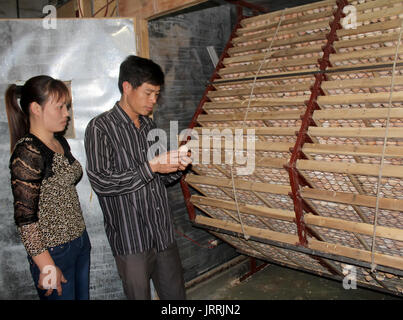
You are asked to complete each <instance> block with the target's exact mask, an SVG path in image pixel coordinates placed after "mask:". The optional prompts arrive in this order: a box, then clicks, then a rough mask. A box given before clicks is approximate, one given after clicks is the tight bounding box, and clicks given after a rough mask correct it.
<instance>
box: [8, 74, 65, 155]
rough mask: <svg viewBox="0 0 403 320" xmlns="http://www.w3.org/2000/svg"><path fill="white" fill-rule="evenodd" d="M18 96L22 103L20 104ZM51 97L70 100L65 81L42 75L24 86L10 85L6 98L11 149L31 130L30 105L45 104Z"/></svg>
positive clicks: (31, 79)
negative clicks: (33, 103)
mask: <svg viewBox="0 0 403 320" xmlns="http://www.w3.org/2000/svg"><path fill="white" fill-rule="evenodd" d="M18 98H19V99H20V103H19V104H18ZM49 98H53V99H56V101H59V100H60V99H62V98H63V99H65V100H66V102H67V103H69V102H70V100H71V97H70V91H69V89H68V88H67V86H66V85H65V84H64V83H63V81H60V80H56V79H53V78H52V77H49V76H46V75H41V76H36V77H33V78H30V79H29V80H28V81H27V82H25V84H24V85H23V86H17V85H15V84H12V85H10V86H9V87H8V89H7V91H6V94H5V100H6V112H7V119H8V128H9V130H10V150H11V151H12V150H13V149H14V146H15V144H16V143H17V141H18V140H19V139H21V138H22V137H23V136H25V135H26V134H27V133H28V132H29V127H30V124H29V106H30V105H31V103H32V102H36V103H38V104H39V105H40V106H42V107H43V106H44V105H45V103H46V102H47V101H48V99H49Z"/></svg>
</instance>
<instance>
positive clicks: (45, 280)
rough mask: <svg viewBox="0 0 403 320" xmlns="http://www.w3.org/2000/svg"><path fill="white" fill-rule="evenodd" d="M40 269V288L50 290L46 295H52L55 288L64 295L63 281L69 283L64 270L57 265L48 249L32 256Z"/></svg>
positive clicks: (59, 293)
mask: <svg viewBox="0 0 403 320" xmlns="http://www.w3.org/2000/svg"><path fill="white" fill-rule="evenodd" d="M32 259H33V260H34V262H35V264H36V265H37V266H38V268H39V270H40V274H39V280H38V288H39V289H42V290H48V291H47V292H46V294H45V296H46V297H48V296H50V295H51V294H52V292H53V290H55V289H56V290H57V294H58V295H59V296H61V295H62V283H67V280H66V278H65V277H64V276H63V273H62V271H61V270H60V269H59V267H57V266H56V265H55V262H54V261H53V259H52V257H51V255H50V254H49V251H48V250H46V251H44V252H42V253H41V254H38V255H37V256H34V257H32Z"/></svg>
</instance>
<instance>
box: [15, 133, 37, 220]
mask: <svg viewBox="0 0 403 320" xmlns="http://www.w3.org/2000/svg"><path fill="white" fill-rule="evenodd" d="M10 170H11V189H12V192H13V196H14V220H15V223H16V224H17V226H18V227H22V226H24V225H28V224H31V223H34V222H36V221H38V203H39V194H40V188H41V182H42V179H43V172H44V159H43V157H42V155H41V153H40V152H39V149H38V148H37V147H36V146H35V145H34V144H33V143H32V142H30V141H29V140H28V141H27V140H25V141H22V142H20V143H18V144H17V145H16V148H15V149H14V152H13V154H12V155H11V158H10Z"/></svg>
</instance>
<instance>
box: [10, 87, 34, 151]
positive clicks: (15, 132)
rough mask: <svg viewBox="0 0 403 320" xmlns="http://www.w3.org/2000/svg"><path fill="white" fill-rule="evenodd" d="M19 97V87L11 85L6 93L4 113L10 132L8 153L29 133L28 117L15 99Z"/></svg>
mask: <svg viewBox="0 0 403 320" xmlns="http://www.w3.org/2000/svg"><path fill="white" fill-rule="evenodd" d="M20 96H21V87H19V86H17V85H15V84H12V85H10V86H9V87H8V89H7V91H6V96H5V100H6V112H7V119H8V128H9V131H10V152H12V151H13V149H14V146H15V144H16V143H17V141H18V140H20V139H21V138H22V137H23V136H25V135H26V134H27V133H28V132H29V117H28V113H25V112H24V111H23V110H22V109H21V108H20V106H19V104H18V101H17V99H18V98H19V97H20Z"/></svg>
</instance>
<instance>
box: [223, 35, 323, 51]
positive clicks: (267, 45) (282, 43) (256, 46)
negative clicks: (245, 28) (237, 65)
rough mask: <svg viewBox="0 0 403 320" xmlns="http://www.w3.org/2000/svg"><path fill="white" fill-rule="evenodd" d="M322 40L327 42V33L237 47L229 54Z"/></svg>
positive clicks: (231, 49) (230, 49)
mask: <svg viewBox="0 0 403 320" xmlns="http://www.w3.org/2000/svg"><path fill="white" fill-rule="evenodd" d="M321 40H323V41H324V42H325V41H326V34H325V33H315V34H308V35H305V36H300V37H293V38H290V39H281V40H274V41H273V42H271V41H262V42H260V43H254V44H248V45H242V46H236V47H232V48H229V49H228V54H229V55H233V54H237V53H242V52H246V51H255V50H261V49H268V48H276V47H280V46H286V45H296V44H300V43H308V42H312V41H321ZM270 44H271V46H270Z"/></svg>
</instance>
